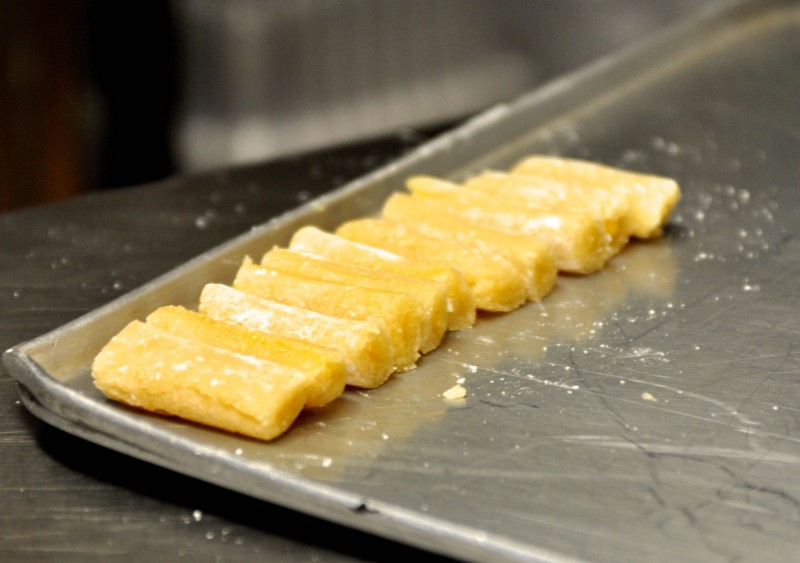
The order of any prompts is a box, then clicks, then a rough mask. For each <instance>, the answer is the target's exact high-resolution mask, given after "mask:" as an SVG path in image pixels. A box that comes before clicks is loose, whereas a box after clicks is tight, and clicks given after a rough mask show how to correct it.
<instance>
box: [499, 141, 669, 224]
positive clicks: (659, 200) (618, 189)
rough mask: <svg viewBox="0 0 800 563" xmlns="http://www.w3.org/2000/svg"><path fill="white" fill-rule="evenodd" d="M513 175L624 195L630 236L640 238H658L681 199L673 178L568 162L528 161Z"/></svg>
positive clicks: (534, 158) (544, 158) (546, 158)
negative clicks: (629, 212)
mask: <svg viewBox="0 0 800 563" xmlns="http://www.w3.org/2000/svg"><path fill="white" fill-rule="evenodd" d="M512 174H520V175H525V176H534V177H536V178H542V179H549V180H555V181H559V182H565V183H571V184H581V185H585V186H590V187H591V188H593V189H596V190H605V191H610V192H614V193H620V194H625V195H627V196H628V197H629V198H630V207H631V232H632V234H633V235H634V236H636V237H639V238H652V237H657V236H659V235H661V233H662V232H663V228H664V225H665V223H666V222H667V219H668V218H669V216H670V214H671V213H672V211H673V210H674V209H675V206H676V205H677V204H678V201H679V200H680V197H681V191H680V187H679V186H678V183H677V182H676V181H675V180H673V179H672V178H665V177H663V176H655V175H650V174H641V173H636V172H630V171H627V170H620V169H618V168H614V167H611V166H606V165H604V164H598V163H595V162H587V161H584V160H578V159H571V158H561V157H552V156H532V157H528V158H526V159H524V160H522V161H521V162H520V163H519V164H517V165H516V166H515V167H514V168H513V170H512Z"/></svg>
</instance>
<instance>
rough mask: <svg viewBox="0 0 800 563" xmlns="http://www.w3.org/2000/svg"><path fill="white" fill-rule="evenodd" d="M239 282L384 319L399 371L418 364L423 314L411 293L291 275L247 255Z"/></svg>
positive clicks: (356, 316)
mask: <svg viewBox="0 0 800 563" xmlns="http://www.w3.org/2000/svg"><path fill="white" fill-rule="evenodd" d="M233 287H234V288H235V289H238V290H240V291H244V292H245V293H250V294H252V295H256V296H257V297H262V298H264V299H270V300H272V301H277V302H279V303H284V304H285V305H292V306H294V307H302V308H304V309H308V310H310V311H315V312H317V313H322V314H324V315H330V316H332V317H340V318H344V319H353V320H359V321H367V320H371V321H374V322H378V323H380V324H381V325H382V326H383V327H384V329H385V330H386V332H387V333H388V334H389V338H390V339H391V342H392V350H393V353H394V358H395V368H396V371H405V370H408V369H411V368H413V367H415V365H416V361H417V358H418V357H419V350H420V345H421V342H422V338H421V334H422V323H423V319H421V318H420V316H419V311H418V308H417V303H416V301H414V300H413V299H412V298H410V297H408V296H407V295H403V294H402V293H396V292H392V291H382V290H377V289H369V288H365V287H359V286H356V285H351V284H343V283H335V282H328V281H322V280H318V279H313V278H309V277H307V276H300V275H295V274H288V273H286V272H281V271H279V270H272V269H270V268H265V267H262V266H258V265H256V264H254V263H252V262H251V261H250V260H245V261H244V263H243V264H242V265H241V267H240V268H239V271H238V272H237V273H236V279H235V280H234V282H233Z"/></svg>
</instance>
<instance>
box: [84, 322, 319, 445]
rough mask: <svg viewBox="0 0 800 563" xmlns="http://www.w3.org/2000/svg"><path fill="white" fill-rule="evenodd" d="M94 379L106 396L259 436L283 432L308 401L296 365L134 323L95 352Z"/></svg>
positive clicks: (304, 381) (305, 385) (269, 437)
mask: <svg viewBox="0 0 800 563" xmlns="http://www.w3.org/2000/svg"><path fill="white" fill-rule="evenodd" d="M92 371H93V376H94V382H95V385H96V386H97V387H98V388H99V389H100V390H101V391H102V392H103V393H105V394H106V395H107V396H108V397H110V398H112V399H114V400H117V401H121V402H123V403H125V404H128V405H131V406H134V407H139V408H142V409H145V410H149V411H153V412H157V413H163V414H171V415H175V416H178V417H180V418H184V419H186V420H191V421H194V422H199V423H201V424H206V425H209V426H214V427H217V428H221V429H223V430H228V431H230V432H237V433H239V434H244V435H247V436H252V437H254V438H260V439H262V440H272V439H274V438H276V437H278V436H280V435H281V434H282V433H283V432H284V431H285V430H286V429H288V428H289V426H290V425H291V424H292V422H293V421H294V420H295V418H297V415H298V414H299V413H300V411H301V410H302V408H303V405H305V403H306V398H307V396H308V379H307V377H306V376H305V375H304V374H302V373H300V372H299V371H297V370H294V369H291V368H287V367H286V366H282V365H279V364H275V363H273V362H267V361H264V360H260V359H257V358H254V357H252V356H243V355H241V354H236V353H234V352H231V351H229V350H224V349H221V348H216V347H214V346H208V345H206V344H202V343H199V342H197V341H194V340H187V339H185V338H180V337H177V336H174V335H172V334H170V333H168V332H165V331H163V330H161V329H158V328H156V327H154V326H151V325H147V324H145V323H142V322H140V321H133V322H131V323H130V324H129V325H128V326H127V327H125V328H124V329H123V330H122V331H121V332H120V333H119V334H117V335H116V336H115V337H114V338H112V339H111V341H110V342H109V343H108V344H106V346H105V347H104V348H103V349H102V350H101V351H100V353H99V354H98V355H97V357H96V358H95V360H94V364H93V367H92Z"/></svg>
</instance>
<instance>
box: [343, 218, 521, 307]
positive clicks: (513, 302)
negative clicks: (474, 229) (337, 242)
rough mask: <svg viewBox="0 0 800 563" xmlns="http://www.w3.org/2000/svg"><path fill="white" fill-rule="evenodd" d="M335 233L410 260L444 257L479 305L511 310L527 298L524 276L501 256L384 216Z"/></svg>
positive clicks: (361, 220) (348, 225)
mask: <svg viewBox="0 0 800 563" xmlns="http://www.w3.org/2000/svg"><path fill="white" fill-rule="evenodd" d="M336 234H338V235H340V236H342V237H344V238H346V239H350V240H352V241H355V242H360V243H362V244H368V245H370V246H375V247H378V248H382V249H384V250H388V251H389V252H394V253H395V254H399V255H401V256H404V257H406V258H409V259H411V260H416V259H422V260H425V259H434V260H444V261H446V262H448V263H449V264H451V265H452V266H453V267H454V268H455V269H457V270H459V271H460V272H461V273H462V274H463V275H464V279H465V280H467V283H468V284H469V286H470V288H471V289H472V292H473V294H474V295H475V303H476V305H477V307H478V309H481V310H484V311H491V312H505V311H512V310H514V309H516V308H518V307H520V306H521V305H522V304H524V303H525V301H526V299H527V288H526V287H525V280H524V279H523V277H522V275H521V274H520V272H519V270H517V269H516V268H515V267H514V266H513V265H511V264H510V263H509V262H508V260H506V259H505V258H503V257H502V256H499V255H496V254H486V253H485V252H482V251H481V250H479V249H477V248H474V247H469V246H465V245H463V244H461V243H458V242H455V241H443V240H439V239H435V238H432V237H429V236H426V235H423V234H422V233H420V232H418V231H416V230H414V229H412V228H411V227H409V226H408V225H406V224H403V223H396V222H394V221H387V220H385V219H359V220H356V221H350V222H347V223H344V224H343V225H341V226H340V227H339V228H338V229H337V231H336Z"/></svg>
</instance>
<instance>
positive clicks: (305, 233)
mask: <svg viewBox="0 0 800 563" xmlns="http://www.w3.org/2000/svg"><path fill="white" fill-rule="evenodd" d="M289 248H291V249H292V250H296V251H298V252H304V253H307V254H311V255H314V256H320V257H323V258H326V259H328V260H335V261H338V262H341V263H344V264H352V265H354V266H360V267H362V268H370V269H374V270H382V271H386V272H394V273H397V274H403V275H406V276H413V277H416V278H421V279H428V280H436V281H440V282H442V283H443V284H444V286H445V289H446V291H447V317H448V326H447V328H448V329H449V330H461V329H464V328H468V327H471V326H472V325H473V324H475V296H474V295H473V294H472V290H471V289H470V287H469V285H468V284H467V281H466V280H465V279H464V276H463V274H462V273H461V272H459V271H458V270H456V269H455V268H453V267H452V266H451V265H450V264H449V263H447V262H444V261H442V260H438V261H433V260H409V259H407V258H404V257H402V256H400V255H398V254H395V253H392V252H389V251H387V250H383V249H380V248H376V247H373V246H368V245H365V244H361V243H358V242H354V241H351V240H348V239H346V238H344V237H341V236H338V235H336V234H333V233H329V232H327V231H323V230H321V229H318V228H316V227H303V228H301V229H299V230H298V231H297V232H296V233H295V234H294V236H293V237H292V241H291V243H290V244H289Z"/></svg>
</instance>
